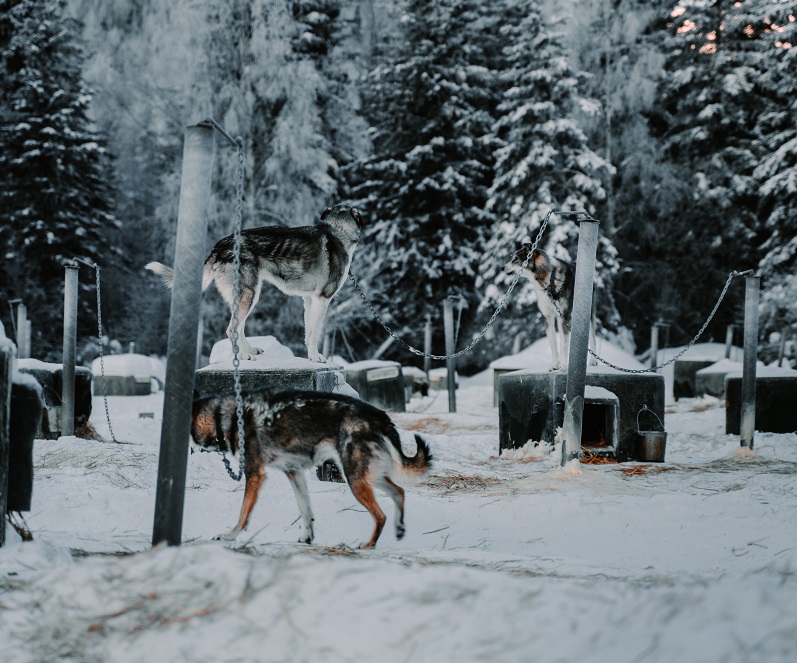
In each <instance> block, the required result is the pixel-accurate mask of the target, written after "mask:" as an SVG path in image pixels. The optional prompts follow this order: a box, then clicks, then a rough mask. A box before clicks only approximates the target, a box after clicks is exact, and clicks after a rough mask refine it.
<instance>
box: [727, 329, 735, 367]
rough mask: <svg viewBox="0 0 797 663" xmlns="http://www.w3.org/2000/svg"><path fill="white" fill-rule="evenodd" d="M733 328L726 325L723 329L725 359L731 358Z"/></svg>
mask: <svg viewBox="0 0 797 663" xmlns="http://www.w3.org/2000/svg"><path fill="white" fill-rule="evenodd" d="M733 332H734V326H733V325H728V327H727V328H726V329H725V359H730V358H731V348H732V347H733Z"/></svg>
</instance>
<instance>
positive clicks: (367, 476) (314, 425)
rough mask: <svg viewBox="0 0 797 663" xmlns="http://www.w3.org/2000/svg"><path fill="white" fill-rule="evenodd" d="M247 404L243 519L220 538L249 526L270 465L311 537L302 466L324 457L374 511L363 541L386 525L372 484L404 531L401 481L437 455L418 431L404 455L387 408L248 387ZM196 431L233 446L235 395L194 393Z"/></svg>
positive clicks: (307, 539)
mask: <svg viewBox="0 0 797 663" xmlns="http://www.w3.org/2000/svg"><path fill="white" fill-rule="evenodd" d="M243 406H244V410H243V423H244V452H245V453H244V474H245V476H246V488H245V491H244V501H243V506H242V507H241V514H240V517H239V518H238V523H237V524H236V525H235V527H233V528H232V530H230V531H229V532H228V533H226V534H223V535H221V536H219V537H217V538H221V539H225V540H233V539H235V538H236V537H237V536H238V534H240V532H241V531H242V530H244V529H246V526H247V523H248V522H249V516H250V514H251V513H252V508H253V507H254V506H255V503H256V502H257V496H258V493H259V491H260V488H261V486H262V485H263V481H264V480H265V478H266V471H265V468H266V467H267V466H270V467H274V468H276V469H279V470H282V471H283V472H284V473H285V475H286V476H287V477H288V481H290V484H291V486H292V488H293V491H294V494H295V496H296V502H297V504H298V505H299V511H300V512H301V515H302V519H303V523H304V526H303V529H302V534H301V537H300V539H299V542H300V543H311V542H312V541H313V513H312V510H311V509H310V497H309V495H308V493H307V484H306V483H305V479H304V470H306V469H308V468H312V467H316V466H318V465H320V464H322V463H323V462H324V461H325V460H333V461H334V462H335V463H336V464H337V465H338V467H339V468H340V469H341V471H342V473H343V475H344V476H345V477H346V481H347V482H348V484H349V487H350V488H351V491H352V493H353V494H354V497H356V498H357V500H358V501H359V502H360V504H362V505H363V506H364V507H365V508H366V509H368V512H369V513H370V514H371V515H372V516H373V518H374V521H375V523H376V525H375V527H374V531H373V534H372V535H371V538H370V540H369V541H368V542H367V543H365V544H364V545H362V546H360V547H361V548H373V547H374V546H375V545H376V542H377V539H379V535H380V534H381V533H382V528H383V527H384V525H385V520H386V518H385V514H384V513H383V512H382V510H381V509H380V507H379V504H378V503H377V501H376V498H375V497H374V490H373V489H374V488H379V489H381V490H383V491H384V492H385V493H387V494H388V495H389V496H390V498H391V499H392V500H393V502H394V503H395V505H396V538H399V539H401V538H402V537H403V536H404V531H405V529H404V489H403V488H401V486H399V485H398V483H396V480H399V479H402V478H405V479H406V478H420V477H422V476H423V475H425V474H426V473H427V472H428V471H429V467H430V464H431V461H432V454H431V452H430V451H429V447H428V446H427V445H426V442H424V440H423V438H421V436H420V435H415V444H416V445H417V451H416V452H415V455H414V456H409V457H408V456H406V455H405V454H404V452H403V451H402V449H401V440H400V439H399V434H398V431H397V430H396V427H395V426H394V425H393V422H392V421H391V420H390V417H388V415H387V414H386V413H385V412H383V411H382V410H380V409H378V408H376V407H374V406H373V405H370V404H368V403H366V402H364V401H361V400H358V399H356V398H351V397H349V396H344V395H341V394H332V393H327V392H317V391H280V392H268V391H249V392H245V393H244V398H243ZM191 436H192V437H193V439H194V441H195V442H196V443H197V444H198V445H200V446H201V447H205V448H213V449H218V450H220V451H226V452H231V453H233V454H234V453H236V452H237V450H238V447H239V444H240V441H239V440H238V423H237V415H236V407H235V397H234V396H231V395H229V396H222V397H212V398H204V399H197V400H195V401H194V405H193V422H192V426H191Z"/></svg>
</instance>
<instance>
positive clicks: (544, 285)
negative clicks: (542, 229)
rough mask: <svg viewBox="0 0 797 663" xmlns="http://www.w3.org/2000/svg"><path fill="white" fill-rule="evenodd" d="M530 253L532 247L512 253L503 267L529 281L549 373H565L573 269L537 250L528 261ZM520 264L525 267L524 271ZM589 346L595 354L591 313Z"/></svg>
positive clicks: (571, 304)
mask: <svg viewBox="0 0 797 663" xmlns="http://www.w3.org/2000/svg"><path fill="white" fill-rule="evenodd" d="M529 251H531V244H524V245H523V246H522V247H521V248H520V249H518V250H517V251H515V254H514V255H513V256H512V260H510V261H509V263H508V264H507V265H506V271H507V272H508V273H510V274H517V272H518V271H522V275H523V276H524V277H526V278H527V279H529V281H531V284H532V285H533V286H534V290H535V292H536V294H537V306H538V307H539V309H540V313H542V317H543V319H544V320H545V335H546V336H547V337H548V343H549V344H550V346H551V370H552V371H556V370H559V369H562V370H566V369H567V359H568V355H569V352H570V317H571V315H572V313H573V294H574V285H575V275H576V272H575V268H574V267H573V265H572V264H571V263H569V262H567V261H566V260H557V259H556V258H553V257H551V256H549V255H548V254H547V253H545V252H544V251H540V250H539V249H534V251H532V253H531V256H530V257H529ZM527 260H528V262H527V263H526V261H527ZM523 263H526V268H525V269H523ZM557 332H558V333H559V346H558V347H557ZM589 346H590V349H591V350H592V351H593V352H595V351H596V350H595V315H594V309H593V315H592V318H591V320H590V327H589ZM596 363H597V360H596V359H595V358H594V357H590V365H592V366H594V365H595V364H596Z"/></svg>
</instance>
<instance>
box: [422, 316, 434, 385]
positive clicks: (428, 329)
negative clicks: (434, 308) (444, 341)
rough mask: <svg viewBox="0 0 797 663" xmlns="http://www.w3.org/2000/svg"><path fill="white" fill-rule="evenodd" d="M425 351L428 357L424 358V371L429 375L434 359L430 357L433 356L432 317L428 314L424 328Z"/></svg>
mask: <svg viewBox="0 0 797 663" xmlns="http://www.w3.org/2000/svg"><path fill="white" fill-rule="evenodd" d="M423 351H424V352H425V353H426V355H427V356H426V357H424V358H423V370H424V372H425V373H426V374H427V375H429V371H431V370H432V359H431V357H429V356H428V355H430V354H432V316H431V315H429V314H428V313H427V314H426V325H424V328H423Z"/></svg>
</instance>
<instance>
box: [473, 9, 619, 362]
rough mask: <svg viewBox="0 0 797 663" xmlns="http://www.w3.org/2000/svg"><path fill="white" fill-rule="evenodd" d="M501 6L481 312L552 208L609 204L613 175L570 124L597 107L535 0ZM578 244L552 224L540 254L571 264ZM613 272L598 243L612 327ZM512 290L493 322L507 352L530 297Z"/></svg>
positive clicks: (572, 233) (604, 313)
mask: <svg viewBox="0 0 797 663" xmlns="http://www.w3.org/2000/svg"><path fill="white" fill-rule="evenodd" d="M505 8H506V10H505V15H504V17H503V21H502V26H501V31H500V34H501V41H502V43H503V44H504V46H503V49H502V54H501V56H502V57H501V58H500V59H499V61H498V67H499V80H500V83H501V99H502V102H501V103H500V104H499V105H498V108H497V110H496V115H497V118H498V119H497V121H496V123H495V125H494V127H493V131H494V132H495V133H496V136H497V139H498V149H497V152H496V176H495V181H494V183H493V184H492V187H491V188H490V191H489V193H490V198H489V201H488V209H489V210H490V211H492V212H493V213H494V214H495V215H496V216H497V223H496V224H495V225H494V226H493V229H492V232H491V233H490V239H489V241H488V243H487V248H486V251H485V254H486V256H487V257H486V259H485V261H484V263H483V268H482V275H481V279H480V285H481V286H482V288H483V289H484V299H483V302H482V308H483V309H487V312H490V309H491V308H492V307H493V306H494V305H495V304H496V302H497V301H498V300H499V299H500V298H501V296H502V295H503V292H504V291H505V290H506V288H507V286H508V284H509V282H510V281H511V279H512V277H510V276H508V275H506V274H505V273H504V271H503V267H504V265H505V264H506V263H507V262H508V261H509V259H510V258H511V256H512V254H513V253H514V252H515V251H516V250H517V248H518V247H519V245H520V243H521V242H524V241H525V242H530V241H532V240H533V239H534V238H535V237H536V235H537V232H538V230H539V228H540V224H541V222H542V220H543V218H544V217H545V216H546V215H547V213H548V212H549V210H551V209H559V210H574V211H577V212H587V213H589V214H595V213H596V209H597V206H598V205H599V204H600V203H602V202H603V200H604V199H605V190H604V186H603V180H604V179H605V178H606V175H607V174H608V173H609V172H610V171H611V166H610V165H609V164H608V163H607V162H606V161H605V160H604V159H602V158H601V157H599V156H598V155H597V154H596V153H595V152H594V151H593V150H592V149H590V147H589V145H588V143H587V138H586V136H585V134H584V132H583V131H582V130H581V129H580V127H579V126H578V123H577V121H576V119H575V114H576V113H577V111H578V110H579V109H580V108H591V109H592V108H596V107H597V103H596V102H595V101H593V100H591V99H587V98H584V97H582V96H581V95H580V93H579V75H578V74H577V72H575V71H574V70H573V69H572V68H571V66H570V64H569V61H568V58H567V57H566V52H565V49H564V47H563V44H562V34H561V33H560V32H557V30H556V28H555V26H552V25H549V24H547V23H546V21H545V19H544V18H543V15H542V12H541V5H540V2H539V1H538V0H521V1H519V2H507V3H506V4H505ZM577 242H578V229H577V226H576V224H575V223H574V222H573V221H570V220H567V219H565V218H563V217H559V216H553V217H551V220H550V226H549V228H548V229H547V231H546V233H545V235H544V237H543V238H542V241H541V243H540V248H541V249H545V250H547V251H549V252H550V253H552V254H553V255H555V256H556V257H558V258H563V259H571V258H574V257H575V248H576V245H577ZM617 268H618V265H617V259H616V252H615V250H614V248H613V246H612V245H611V242H610V240H609V239H608V238H607V237H605V236H603V237H602V239H601V242H600V248H599V252H598V264H597V275H598V287H599V290H600V291H602V292H603V293H604V295H605V297H604V298H602V299H601V310H600V313H601V315H600V317H601V319H602V320H603V321H604V324H605V325H607V326H610V327H615V326H616V325H617V322H618V321H617V318H616V310H615V308H614V304H613V301H612V298H611V275H612V274H613V273H614V272H616V271H617ZM518 290H519V292H518V291H516V294H515V296H514V298H513V299H514V305H513V307H512V308H511V309H510V312H509V314H508V315H506V316H504V318H503V319H502V320H501V321H500V322H499V323H498V329H499V330H500V332H499V333H497V334H496V336H495V338H496V342H498V341H497V339H499V338H500V339H504V340H503V343H504V345H505V346H507V345H509V344H511V342H512V339H513V338H514V336H515V335H516V334H517V333H520V332H524V331H526V330H528V329H529V311H528V305H529V304H530V302H532V301H533V300H534V297H535V295H534V291H533V289H532V288H531V287H530V286H528V285H525V284H524V282H522V281H521V282H520V283H519V285H518ZM535 310H536V307H535ZM532 315H535V314H532ZM539 331H540V333H542V329H541V328H540V330H539ZM525 340H526V341H530V340H533V339H532V338H529V337H528V336H527V337H526V339H525ZM504 349H506V348H504Z"/></svg>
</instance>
